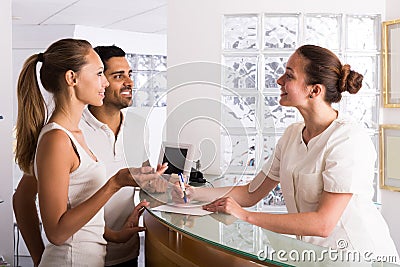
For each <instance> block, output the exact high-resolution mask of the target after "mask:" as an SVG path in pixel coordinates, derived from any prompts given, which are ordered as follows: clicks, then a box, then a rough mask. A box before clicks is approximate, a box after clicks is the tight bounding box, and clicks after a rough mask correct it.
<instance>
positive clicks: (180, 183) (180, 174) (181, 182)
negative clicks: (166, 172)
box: [178, 173, 187, 203]
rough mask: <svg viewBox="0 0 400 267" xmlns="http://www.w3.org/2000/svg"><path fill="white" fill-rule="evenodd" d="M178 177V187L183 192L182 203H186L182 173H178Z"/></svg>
mask: <svg viewBox="0 0 400 267" xmlns="http://www.w3.org/2000/svg"><path fill="white" fill-rule="evenodd" d="M178 176H179V185H180V187H181V189H182V191H183V201H185V203H187V197H186V188H185V180H184V179H183V175H182V173H178Z"/></svg>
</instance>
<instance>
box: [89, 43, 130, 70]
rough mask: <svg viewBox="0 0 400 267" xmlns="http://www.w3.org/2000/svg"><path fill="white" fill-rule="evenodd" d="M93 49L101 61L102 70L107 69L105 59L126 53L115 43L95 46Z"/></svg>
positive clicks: (123, 55)
mask: <svg viewBox="0 0 400 267" xmlns="http://www.w3.org/2000/svg"><path fill="white" fill-rule="evenodd" d="M94 51H96V52H97V54H99V56H100V58H101V61H103V65H104V71H105V70H106V69H107V60H109V59H110V58H112V57H125V55H126V53H125V51H124V50H122V49H121V48H119V47H118V46H116V45H109V46H96V47H95V48H94Z"/></svg>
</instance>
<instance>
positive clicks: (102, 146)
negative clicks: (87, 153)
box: [79, 109, 148, 265]
mask: <svg viewBox="0 0 400 267" xmlns="http://www.w3.org/2000/svg"><path fill="white" fill-rule="evenodd" d="M144 125H145V124H144V119H143V118H142V117H140V116H139V115H137V114H134V113H133V112H130V111H129V112H128V113H127V112H126V110H124V112H123V118H122V123H121V127H120V130H119V132H118V134H117V138H115V135H114V133H113V132H112V130H111V129H110V128H109V127H108V125H107V124H104V123H102V122H100V121H99V120H97V119H96V118H95V117H94V116H93V115H92V114H91V113H90V111H89V110H88V109H85V110H84V111H83V115H82V120H81V123H80V125H79V126H80V129H81V130H82V131H83V134H84V136H85V140H86V142H87V144H88V146H89V147H90V149H91V150H92V151H93V152H94V154H95V155H96V156H97V157H98V159H100V160H101V161H102V162H104V164H105V166H106V170H107V178H110V177H111V176H113V175H114V174H115V173H117V172H118V171H119V170H120V169H122V168H126V167H127V166H129V167H140V166H142V163H143V162H145V161H146V160H147V159H148V157H147V156H146V151H147V150H148V149H147V143H148V142H147V137H146V138H145V134H144V129H145V126H144ZM126 149H129V153H128V156H127V158H125V154H124V150H126ZM127 162H128V163H127ZM134 194H135V188H134V187H124V188H122V189H120V190H119V191H118V192H117V193H116V194H114V195H113V196H112V197H111V199H110V200H109V201H108V202H107V204H106V205H105V221H106V225H107V226H108V227H109V228H111V229H112V230H120V229H121V228H122V226H123V224H124V223H125V220H126V218H127V217H128V216H129V215H130V214H131V213H132V211H133V209H134V208H135V203H134V199H133V198H134ZM139 246H140V242H139V235H138V234H135V235H134V236H133V237H132V238H131V239H130V240H129V241H128V242H126V243H120V244H117V243H112V242H108V244H107V255H106V265H115V264H118V263H122V262H125V261H128V260H131V259H133V258H136V257H137V256H138V255H139Z"/></svg>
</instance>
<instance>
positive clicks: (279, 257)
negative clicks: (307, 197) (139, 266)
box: [140, 185, 398, 266]
mask: <svg viewBox="0 0 400 267" xmlns="http://www.w3.org/2000/svg"><path fill="white" fill-rule="evenodd" d="M171 190H172V187H171V185H169V186H168V189H167V191H166V192H165V193H161V194H160V193H151V194H150V193H146V192H144V191H143V190H141V191H140V199H146V200H147V201H149V202H150V207H149V208H148V209H147V210H148V211H149V212H150V214H152V215H153V216H155V217H156V218H157V219H158V220H159V221H160V222H162V223H164V224H165V225H167V226H168V227H170V228H173V229H175V230H177V231H178V232H181V233H183V234H186V235H187V236H189V237H192V238H195V239H198V240H202V241H204V242H207V243H208V244H211V245H214V246H217V247H219V248H222V249H224V250H227V251H230V252H233V253H236V254H238V255H241V256H245V257H247V258H249V259H254V260H261V261H263V262H265V263H266V264H268V263H273V264H276V265H278V266H398V265H394V264H390V263H386V262H385V263H383V262H372V261H369V262H365V261H363V259H364V258H363V256H362V255H359V254H360V253H355V252H354V251H346V250H333V249H329V248H324V247H320V246H316V245H313V244H311V243H306V242H303V241H301V240H298V239H296V238H294V237H292V236H288V235H283V234H278V233H275V232H272V231H269V230H266V229H263V228H261V227H258V226H255V225H252V224H249V223H247V222H244V221H241V220H239V219H237V218H235V217H234V216H231V215H227V214H221V213H211V214H209V215H204V216H194V215H187V214H178V213H171V212H164V211H157V210H153V209H152V208H154V207H156V206H159V205H163V204H168V205H174V203H173V201H172V198H171ZM198 204H199V206H200V205H201V204H202V203H198ZM182 209H184V208H182ZM366 260H370V259H366ZM388 261H389V260H388Z"/></svg>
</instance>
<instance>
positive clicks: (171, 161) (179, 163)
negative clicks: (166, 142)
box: [162, 147, 188, 174]
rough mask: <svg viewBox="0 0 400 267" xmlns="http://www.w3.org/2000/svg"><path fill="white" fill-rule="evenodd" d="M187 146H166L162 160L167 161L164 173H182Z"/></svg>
mask: <svg viewBox="0 0 400 267" xmlns="http://www.w3.org/2000/svg"><path fill="white" fill-rule="evenodd" d="M187 152H188V150H187V148H179V147H166V148H165V152H164V158H163V162H162V163H165V162H168V169H167V170H166V171H165V173H166V174H172V173H183V171H184V169H185V162H186V156H187Z"/></svg>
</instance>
